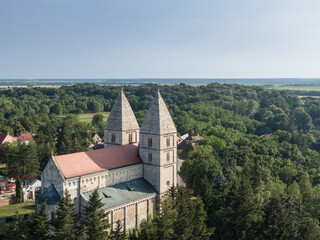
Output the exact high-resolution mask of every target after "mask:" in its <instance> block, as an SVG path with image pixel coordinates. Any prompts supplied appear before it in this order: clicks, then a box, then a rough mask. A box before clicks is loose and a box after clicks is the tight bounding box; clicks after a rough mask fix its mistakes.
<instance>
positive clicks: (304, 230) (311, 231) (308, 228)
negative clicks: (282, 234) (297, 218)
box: [299, 217, 320, 240]
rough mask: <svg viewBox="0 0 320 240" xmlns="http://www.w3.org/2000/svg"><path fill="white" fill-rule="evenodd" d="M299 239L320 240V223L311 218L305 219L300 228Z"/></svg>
mask: <svg viewBox="0 0 320 240" xmlns="http://www.w3.org/2000/svg"><path fill="white" fill-rule="evenodd" d="M299 237H300V239H308V240H318V239H320V227H319V221H318V220H316V219H313V218H311V217H307V218H304V219H303V220H302V221H301V224H300V226H299Z"/></svg>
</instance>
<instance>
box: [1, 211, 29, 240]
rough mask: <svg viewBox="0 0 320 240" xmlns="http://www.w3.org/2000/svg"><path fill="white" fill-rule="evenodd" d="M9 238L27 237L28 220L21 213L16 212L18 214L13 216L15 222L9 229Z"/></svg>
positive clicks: (20, 239) (10, 239) (16, 239)
mask: <svg viewBox="0 0 320 240" xmlns="http://www.w3.org/2000/svg"><path fill="white" fill-rule="evenodd" d="M6 237H7V238H6V239H8V240H24V239H27V233H26V222H25V220H24V218H23V215H19V213H18V212H16V215H15V216H14V217H13V223H12V225H11V226H10V228H9V230H8V231H7V236H6Z"/></svg>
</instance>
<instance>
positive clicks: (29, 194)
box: [22, 179, 41, 201]
mask: <svg viewBox="0 0 320 240" xmlns="http://www.w3.org/2000/svg"><path fill="white" fill-rule="evenodd" d="M39 190H41V181H40V180H39V179H35V180H34V181H33V182H32V183H30V184H29V185H27V186H25V187H23V188H22V192H23V197H24V201H27V200H35V199H36V191H39Z"/></svg>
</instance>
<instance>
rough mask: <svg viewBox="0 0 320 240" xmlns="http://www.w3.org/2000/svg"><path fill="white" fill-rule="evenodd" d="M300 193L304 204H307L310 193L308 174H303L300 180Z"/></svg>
mask: <svg viewBox="0 0 320 240" xmlns="http://www.w3.org/2000/svg"><path fill="white" fill-rule="evenodd" d="M299 185H300V192H301V195H302V198H303V201H304V202H305V203H309V201H310V199H311V193H312V185H311V182H310V177H309V174H308V173H303V174H302V177H301V180H300V184H299Z"/></svg>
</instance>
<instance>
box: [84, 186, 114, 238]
mask: <svg viewBox="0 0 320 240" xmlns="http://www.w3.org/2000/svg"><path fill="white" fill-rule="evenodd" d="M103 205H104V204H103V203H102V202H101V199H100V197H99V193H98V190H97V189H96V190H95V191H93V192H92V194H91V196H90V198H89V201H88V204H87V205H86V206H85V207H84V213H85V220H84V222H83V225H84V232H85V234H86V235H87V237H86V239H88V240H103V239H106V238H107V237H108V232H107V228H109V226H110V225H109V223H108V218H107V217H108V214H107V213H106V212H105V210H104V209H102V207H103Z"/></svg>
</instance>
